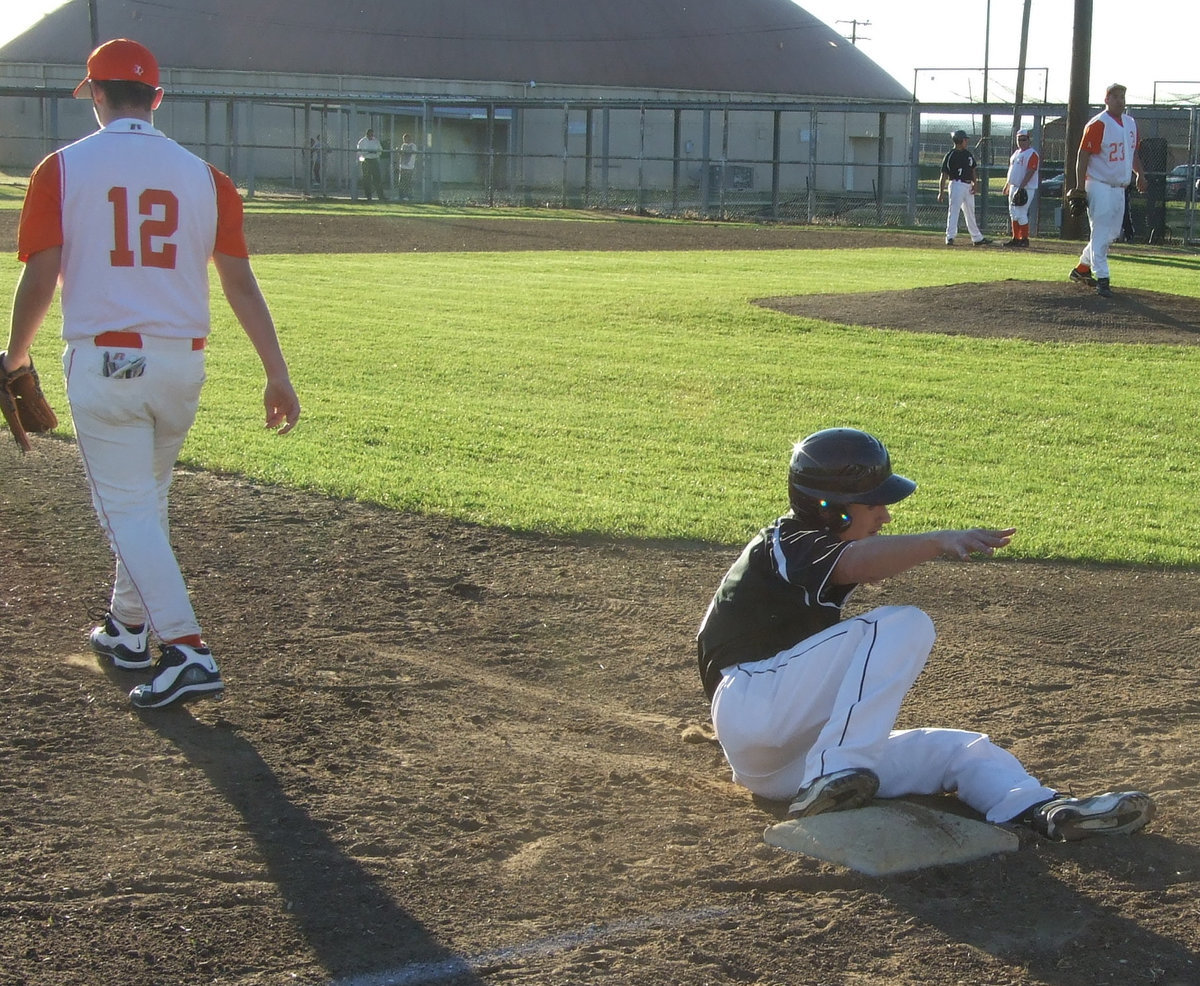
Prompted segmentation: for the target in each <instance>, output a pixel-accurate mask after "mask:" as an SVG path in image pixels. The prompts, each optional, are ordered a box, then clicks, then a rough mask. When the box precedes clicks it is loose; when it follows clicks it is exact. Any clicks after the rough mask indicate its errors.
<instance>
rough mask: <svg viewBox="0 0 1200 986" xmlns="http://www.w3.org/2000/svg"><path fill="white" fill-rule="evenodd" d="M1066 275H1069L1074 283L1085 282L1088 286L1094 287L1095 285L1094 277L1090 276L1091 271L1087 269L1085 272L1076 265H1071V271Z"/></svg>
mask: <svg viewBox="0 0 1200 986" xmlns="http://www.w3.org/2000/svg"><path fill="white" fill-rule="evenodd" d="M1067 276H1068V277H1070V279H1071V280H1072V281H1074V282H1075V283H1076V284H1086V285H1087V286H1088V287H1089V288H1094V287H1095V286H1096V279H1095V278H1094V277H1092V272H1091V271H1088V272H1087V273H1086V274H1085V273H1084V272H1083V271H1081V270H1080V269H1079V268H1078V267H1072V268H1071V273H1070V274H1069V275H1067Z"/></svg>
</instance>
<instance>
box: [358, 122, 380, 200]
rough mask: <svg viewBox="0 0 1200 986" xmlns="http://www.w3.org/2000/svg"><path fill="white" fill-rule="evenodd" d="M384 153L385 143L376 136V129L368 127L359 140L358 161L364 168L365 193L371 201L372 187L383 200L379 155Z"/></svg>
mask: <svg viewBox="0 0 1200 986" xmlns="http://www.w3.org/2000/svg"><path fill="white" fill-rule="evenodd" d="M382 153H383V145H382V144H381V143H379V139H378V138H377V137H376V136H375V131H374V130H372V129H371V128H370V127H368V128H367V132H366V135H365V136H363V137H361V138H359V141H358V163H359V167H360V168H361V169H362V183H363V193H364V194H365V195H366V197H367V201H368V202H370V201H371V189H374V190H375V194H376V195H378V196H379V201H381V202H382V201H383V179H382V178H381V177H380V174H379V155H381V154H382Z"/></svg>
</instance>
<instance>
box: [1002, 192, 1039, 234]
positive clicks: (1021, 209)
mask: <svg viewBox="0 0 1200 986" xmlns="http://www.w3.org/2000/svg"><path fill="white" fill-rule="evenodd" d="M1015 191H1016V189H1013V190H1012V191H1010V192H1009V195H1008V217H1009V218H1010V219H1011V220H1012V221H1013V222H1015V223H1020V224H1021V225H1022V226H1026V225H1028V224H1029V213H1030V211H1031V210H1032V209H1033V200H1034V197H1035V196H1036V195H1037V189H1036V188H1027V189H1025V192H1026V194H1027V195H1028V196H1029V199H1028V201H1027V202H1026V203H1025V204H1024V205H1017V204H1016V203H1015V202H1013V200H1012V197H1013V192H1015Z"/></svg>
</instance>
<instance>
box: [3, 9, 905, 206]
mask: <svg viewBox="0 0 1200 986" xmlns="http://www.w3.org/2000/svg"><path fill="white" fill-rule="evenodd" d="M93 10H94V13H95V23H94V24H93V22H92V16H91V15H92V11H93ZM93 37H96V38H99V39H100V40H106V39H108V38H112V37H132V38H135V39H136V40H138V41H140V42H142V43H143V44H145V45H146V46H147V47H149V48H150V49H151V50H152V51H154V53H155V54H156V56H157V58H158V60H159V63H160V66H161V68H162V77H163V86H164V88H165V89H166V90H167V93H168V98H167V100H166V101H165V102H164V104H163V106H162V108H161V109H160V110H159V111H158V113H157V114H156V122H158V123H159V125H160V126H161V127H162V128H163V129H164V130H166V131H167V132H168V133H170V134H171V135H172V136H174V137H175V138H176V139H178V140H180V141H181V142H183V143H185V144H186V145H188V146H190V147H191V148H192V149H193V150H195V151H196V152H197V153H200V154H201V155H202V156H205V157H207V158H208V159H210V160H212V161H213V162H214V163H215V164H217V165H218V166H219V167H223V168H224V169H225V170H228V171H229V172H230V173H231V174H232V175H233V177H234V178H235V180H237V181H239V183H240V184H243V185H246V186H248V187H249V188H250V189H251V191H252V192H253V189H254V187H255V185H256V184H257V185H258V186H259V187H263V186H265V185H267V184H275V183H278V182H283V183H284V184H287V183H288V182H289V181H291V182H300V183H307V181H308V180H309V179H311V177H312V174H313V172H312V170H311V168H310V164H311V161H309V160H308V154H309V152H308V148H309V147H310V146H311V145H312V144H313V142H314V140H315V141H319V142H320V144H321V147H322V154H323V163H324V164H325V167H324V169H323V170H322V171H321V181H322V182H323V183H325V182H328V183H330V184H331V185H333V186H337V187H341V186H342V184H343V183H348V184H349V188H350V190H351V192H353V186H354V182H355V169H354V167H353V166H352V165H353V160H352V158H353V155H352V148H353V146H354V143H355V141H356V140H357V138H358V137H359V136H361V134H362V133H363V132H364V131H365V129H366V127H368V126H372V127H373V128H374V129H375V130H376V132H377V133H378V134H379V135H380V136H381V138H383V140H384V142H385V146H388V147H389V148H391V147H396V146H398V144H399V142H400V139H401V135H402V134H403V133H412V134H413V135H414V137H415V138H416V139H417V142H418V144H419V146H420V149H421V159H422V160H421V164H422V168H421V175H420V179H421V185H422V189H423V193H424V197H425V198H427V199H434V200H446V199H447V198H449V197H453V196H452V195H451V194H449V193H451V192H452V190H453V189H455V188H456V187H468V186H469V187H472V188H475V189H478V188H481V187H485V186H486V187H488V188H490V189H492V190H493V192H494V191H497V190H500V191H503V190H504V189H505V188H511V187H521V188H523V189H526V190H529V189H537V190H539V192H538V194H539V195H540V194H541V190H543V189H546V188H549V189H551V190H553V189H559V190H561V192H562V195H563V196H564V199H565V198H567V197H570V198H572V200H575V199H577V198H578V196H579V195H580V194H582V195H583V196H584V198H585V199H587V198H588V197H589V195H590V192H594V191H595V190H596V189H600V188H603V189H604V193H605V194H609V193H610V192H611V191H615V190H617V189H623V190H625V191H627V192H628V191H629V190H631V189H636V190H637V191H638V194H639V195H641V194H642V193H643V192H648V191H650V190H655V194H661V193H662V191H663V190H664V189H668V188H670V189H674V190H675V194H676V195H677V194H678V190H679V188H680V187H683V188H685V189H691V188H695V187H697V186H705V194H706V195H710V194H711V192H712V189H709V188H707V186H709V185H710V184H712V185H713V187H714V188H715V189H717V190H718V191H720V193H721V194H726V193H728V194H729V195H734V194H743V195H749V194H751V193H756V194H758V195H759V196H760V197H761V196H762V195H763V194H764V193H766V192H768V191H769V192H770V193H771V194H772V195H773V196H774V198H775V200H776V201H778V199H779V197H780V195H784V196H795V195H796V194H798V193H800V192H805V191H806V192H811V191H812V190H813V189H814V188H817V187H822V186H824V187H829V188H838V189H842V190H846V189H849V190H850V191H857V192H860V193H865V192H868V191H875V192H880V191H882V190H883V189H885V188H889V187H892V186H893V185H895V184H897V183H898V182H899V181H900V178H899V175H900V172H901V171H902V169H903V167H904V165H905V164H906V163H907V162H906V151H905V146H906V139H905V134H906V132H907V129H908V127H909V126H910V114H911V109H912V104H913V99H912V94H911V93H910V92H909V91H908V90H907V89H906V88H905V87H904V86H902V85H900V84H899V83H898V82H897V81H896V80H895V79H893V78H892V77H891V76H889V75H888V74H887V73H886V72H884V71H883V69H881V68H880V67H879V66H878V65H876V64H875V63H874V62H872V61H871V60H870V59H869V58H867V57H866V56H865V55H864V54H862V52H860V51H859V50H858V49H857V48H855V47H854V46H853V45H852V44H850V42H849V41H847V40H846V39H845V38H843V37H842V36H841V35H840V34H839V33H837V32H836V31H835V30H833V29H832V28H830V27H829V26H827V25H825V24H823V23H822V22H821V21H819V20H817V19H816V18H815V17H813V16H812V15H810V14H808V13H807V12H806V11H805V10H804V9H803V8H802V7H800V6H798V5H796V4H795V3H793V2H791V0H682V2H681V0H604V2H602V3H579V2H563V0H404V2H403V3H396V2H394V0H390V2H389V0H357V2H356V3H354V4H331V3H328V2H313V0H288V2H286V3H285V2H282V0H91V2H89V0H70V2H68V3H66V4H64V5H63V6H62V7H60V8H58V9H57V10H55V11H53V12H52V13H50V14H48V15H46V16H45V17H43V18H42V19H41V20H40V21H39V22H38V23H37V24H35V25H34V26H33V27H31V28H30V29H29V30H28V31H26V32H25V33H24V34H22V35H20V36H19V37H17V38H14V39H13V40H11V41H10V42H8V43H7V44H6V45H4V46H3V47H0V124H2V125H0V135H2V136H0V162H2V163H3V164H5V165H6V166H8V167H10V168H12V167H18V168H27V167H29V166H31V165H32V164H33V163H35V162H36V161H37V160H38V159H40V157H41V156H42V155H43V154H45V153H47V152H49V151H50V150H53V149H54V147H57V146H61V145H62V144H63V143H65V142H67V141H69V140H73V139H75V138H76V137H79V136H82V135H83V134H85V133H87V132H89V131H90V130H91V129H93V128H94V125H95V124H94V120H92V118H91V112H90V106H89V105H88V104H87V103H86V102H84V101H74V100H71V99H70V92H71V90H72V89H73V88H74V86H75V84H76V83H77V82H78V81H79V79H80V78H81V77H82V66H83V63H84V61H85V59H86V57H87V53H88V52H89V51H90V49H91V48H92V47H93V40H92V39H93ZM818 147H820V148H821V151H820V152H818V151H817V148H818ZM891 169H897V170H896V172H895V174H896V176H897V177H896V178H895V179H893V177H892V170H891ZM568 191H569V192H570V196H568Z"/></svg>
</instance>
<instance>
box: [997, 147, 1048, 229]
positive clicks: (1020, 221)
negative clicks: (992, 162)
mask: <svg viewBox="0 0 1200 986" xmlns="http://www.w3.org/2000/svg"><path fill="white" fill-rule="evenodd" d="M1040 166H1041V160H1040V159H1039V158H1038V152H1037V151H1035V150H1034V148H1033V141H1032V139H1031V138H1030V136H1029V131H1028V130H1018V131H1017V149H1016V150H1015V151H1013V152H1012V157H1010V158H1009V159H1008V177H1007V178H1006V179H1005V182H1004V194H1005V195H1007V196H1008V217H1009V219H1010V220H1012V239H1011V240H1009V241H1008V242H1007V243H1006V244H1005V246H1010V247H1027V246H1029V213H1030V211H1031V210H1032V209H1033V200H1034V196H1035V195H1036V194H1037V187H1038V168H1039V167H1040ZM1022 190H1024V192H1025V195H1024V196H1021V195H1019V194H1018V193H1019V192H1021V191H1022ZM1018 200H1021V201H1018Z"/></svg>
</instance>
